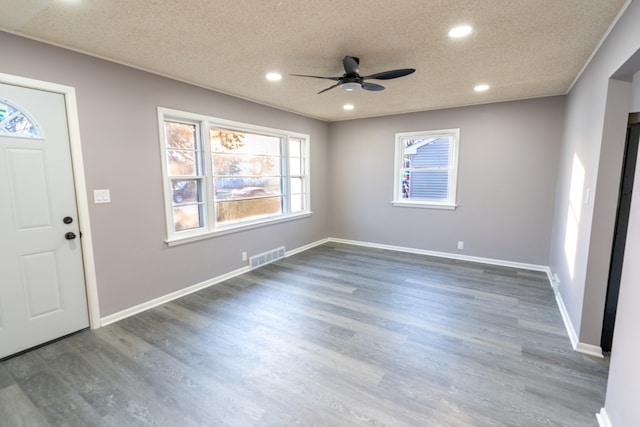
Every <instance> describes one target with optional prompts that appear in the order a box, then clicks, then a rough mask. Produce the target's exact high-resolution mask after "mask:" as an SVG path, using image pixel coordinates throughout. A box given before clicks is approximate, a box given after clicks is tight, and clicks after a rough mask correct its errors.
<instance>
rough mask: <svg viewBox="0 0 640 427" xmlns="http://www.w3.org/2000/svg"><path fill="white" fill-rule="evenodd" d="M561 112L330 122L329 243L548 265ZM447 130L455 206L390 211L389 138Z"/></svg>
mask: <svg viewBox="0 0 640 427" xmlns="http://www.w3.org/2000/svg"><path fill="white" fill-rule="evenodd" d="M372 96H373V95H372ZM563 108H564V97H551V98H541V99H532V100H525V101H516V102H504V103H496V104H486V105H479V106H473V107H464V108H454V109H447V110H438V111H428V112H421V113H413V114H404V115H398V116H388V117H378V118H372V119H362V120H353V121H345V122H339V123H332V124H331V134H330V140H331V175H330V176H331V180H332V181H331V194H332V204H331V207H332V209H331V236H332V237H337V238H341V239H349V240H360V241H366V242H372V243H377V244H385V245H394V246H404V247H410V248H418V249H424V250H432V251H439V252H447V253H453V254H460V255H468V256H477V257H484V258H493V259H499V260H507V261H514V262H521V263H530V264H538V265H547V263H548V259H549V243H550V235H551V223H552V218H553V199H554V192H555V182H556V177H557V167H558V162H557V159H558V155H559V150H560V142H561V137H562V123H563ZM449 128H460V151H459V152H460V154H459V165H458V166H459V174H458V187H457V188H458V193H457V199H458V200H457V201H458V204H459V207H458V208H457V209H456V210H455V211H449V210H438V209H422V208H407V207H394V206H392V205H391V201H392V198H393V173H394V141H395V139H394V137H395V133H396V132H411V131H423V130H433V129H449ZM459 240H461V241H464V250H462V251H460V250H458V249H457V242H458V241H459Z"/></svg>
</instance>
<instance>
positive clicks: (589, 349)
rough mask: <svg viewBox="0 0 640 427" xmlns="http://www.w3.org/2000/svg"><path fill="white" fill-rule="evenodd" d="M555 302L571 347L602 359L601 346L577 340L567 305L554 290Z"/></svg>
mask: <svg viewBox="0 0 640 427" xmlns="http://www.w3.org/2000/svg"><path fill="white" fill-rule="evenodd" d="M556 303H557V304H558V309H559V310H560V315H561V316H562V321H563V322H564V327H565V329H566V330H567V335H569V340H570V341H571V346H572V347H573V349H574V350H575V351H577V352H578V353H582V354H586V355H588V356H594V357H599V358H600V359H603V358H604V355H603V353H602V348H601V347H599V346H596V345H592V344H585V343H583V342H580V341H578V334H577V333H576V330H575V328H574V327H573V323H572V322H571V318H570V317H569V312H568V311H567V307H566V306H565V305H564V301H563V300H562V295H560V293H559V292H556Z"/></svg>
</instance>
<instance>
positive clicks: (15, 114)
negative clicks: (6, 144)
mask: <svg viewBox="0 0 640 427" xmlns="http://www.w3.org/2000/svg"><path fill="white" fill-rule="evenodd" d="M0 135H9V136H18V137H29V138H34V137H42V135H41V133H40V127H39V126H38V125H37V124H36V122H35V121H33V120H32V119H31V118H30V117H29V115H28V114H27V113H26V112H24V111H22V110H20V109H19V108H18V107H17V106H15V105H13V104H11V103H10V102H9V101H8V100H6V99H0Z"/></svg>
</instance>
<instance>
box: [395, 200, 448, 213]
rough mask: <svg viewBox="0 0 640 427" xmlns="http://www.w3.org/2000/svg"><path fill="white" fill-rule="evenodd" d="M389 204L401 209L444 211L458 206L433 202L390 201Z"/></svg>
mask: <svg viewBox="0 0 640 427" xmlns="http://www.w3.org/2000/svg"><path fill="white" fill-rule="evenodd" d="M391 204H392V205H393V206H398V207H402V208H422V209H444V210H450V211H453V210H455V209H456V208H457V207H458V205H455V204H450V203H433V202H405V201H401V202H399V201H396V200H394V201H392V202H391Z"/></svg>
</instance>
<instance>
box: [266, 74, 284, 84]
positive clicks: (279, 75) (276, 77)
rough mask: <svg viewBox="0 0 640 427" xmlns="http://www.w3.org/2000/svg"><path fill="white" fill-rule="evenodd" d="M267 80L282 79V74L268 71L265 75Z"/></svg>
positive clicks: (275, 80)
mask: <svg viewBox="0 0 640 427" xmlns="http://www.w3.org/2000/svg"><path fill="white" fill-rule="evenodd" d="M265 77H266V78H267V80H271V81H272V82H277V81H278V80H282V74H280V73H275V72H274V73H267V75H266V76H265Z"/></svg>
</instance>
